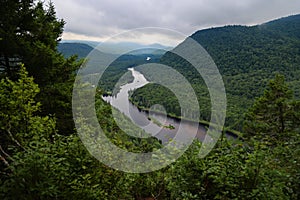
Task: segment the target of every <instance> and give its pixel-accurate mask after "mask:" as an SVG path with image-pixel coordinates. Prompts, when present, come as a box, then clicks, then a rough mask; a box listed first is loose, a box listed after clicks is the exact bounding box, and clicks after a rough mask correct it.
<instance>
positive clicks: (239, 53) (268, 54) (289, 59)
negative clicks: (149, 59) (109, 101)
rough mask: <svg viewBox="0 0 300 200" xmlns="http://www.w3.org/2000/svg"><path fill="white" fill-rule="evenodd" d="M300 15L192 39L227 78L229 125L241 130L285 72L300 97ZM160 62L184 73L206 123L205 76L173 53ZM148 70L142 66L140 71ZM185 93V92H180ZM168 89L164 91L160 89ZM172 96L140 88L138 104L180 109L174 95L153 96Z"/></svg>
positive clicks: (207, 32) (203, 32) (136, 97)
mask: <svg viewBox="0 0 300 200" xmlns="http://www.w3.org/2000/svg"><path fill="white" fill-rule="evenodd" d="M299 27H300V15H295V16H290V17H287V18H282V19H279V20H275V21H272V22H269V23H265V24H262V25H257V26H251V27H246V26H226V27H220V28H211V29H207V30H200V31H197V32H196V33H194V34H193V35H191V36H190V37H191V38H192V39H194V40H196V41H197V42H199V43H200V44H201V45H202V46H203V47H204V48H205V49H206V50H207V52H208V53H209V54H210V56H211V57H212V59H213V60H214V62H215V63H216V65H217V67H218V69H219V70H220V73H221V75H222V77H223V80H224V83H225V88H226V95H227V100H228V107H227V119H226V125H227V126H229V127H231V128H233V129H237V130H239V131H242V124H243V118H244V114H245V113H246V111H247V109H248V108H249V107H250V106H251V105H252V104H253V103H254V100H255V98H257V97H259V96H261V95H262V94H263V91H264V89H265V88H266V86H267V83H268V81H269V80H270V79H272V78H273V77H274V76H275V74H276V73H280V74H283V75H284V76H285V79H286V81H287V84H288V85H289V86H290V87H291V88H292V89H293V91H294V94H295V97H296V98H298V99H299V98H300V88H299V85H300V82H299V77H300V69H299V66H300V54H299V52H300V39H299V38H300V29H299ZM161 63H162V64H165V65H167V66H171V67H173V68H174V69H176V70H177V71H179V72H180V73H182V74H183V75H184V76H185V77H186V78H187V80H189V82H190V83H192V85H193V88H194V90H195V91H196V93H197V94H198V99H199V102H200V110H201V113H202V114H201V115H202V119H203V120H207V121H209V117H210V105H209V103H210V97H209V93H208V90H207V86H206V85H205V83H204V81H203V79H202V77H201V76H200V75H199V73H197V71H196V69H195V68H194V67H192V66H191V64H190V63H188V62H187V61H186V60H184V59H183V58H181V57H179V56H177V55H174V54H173V53H172V52H169V53H167V54H165V55H164V56H163V58H162V59H161ZM140 70H141V71H143V68H140ZM179 89H180V88H179ZM161 90H163V91H161ZM156 93H166V94H168V93H167V91H165V90H164V89H163V88H162V87H156V86H155V85H148V86H147V87H145V88H140V89H138V90H137V91H136V92H135V93H134V94H133V96H132V99H133V101H134V102H135V103H136V104H139V105H140V106H143V107H147V104H145V103H142V102H140V101H139V99H141V98H143V101H144V102H147V101H149V102H151V103H159V102H163V101H165V99H168V101H167V103H164V104H163V105H164V106H165V107H167V108H171V107H173V109H172V111H171V112H172V113H175V114H176V115H177V116H180V112H181V110H180V109H176V107H177V106H176V99H175V97H174V95H173V96H172V95H171V96H170V95H165V96H161V95H153V94H156ZM172 99H173V100H172Z"/></svg>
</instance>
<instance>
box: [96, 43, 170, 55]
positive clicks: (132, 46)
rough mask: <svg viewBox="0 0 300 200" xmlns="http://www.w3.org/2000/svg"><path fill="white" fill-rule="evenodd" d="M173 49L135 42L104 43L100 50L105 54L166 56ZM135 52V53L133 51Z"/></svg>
mask: <svg viewBox="0 0 300 200" xmlns="http://www.w3.org/2000/svg"><path fill="white" fill-rule="evenodd" d="M172 48H173V47H169V46H164V45H161V44H150V45H145V44H139V43H135V42H119V43H109V42H107V43H102V44H101V45H100V49H101V51H103V52H107V53H113V54H123V53H124V52H128V54H135V55H137V54H164V53H165V52H166V51H168V50H171V49H172ZM132 50H133V51H132Z"/></svg>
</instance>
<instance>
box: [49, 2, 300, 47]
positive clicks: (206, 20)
mask: <svg viewBox="0 0 300 200" xmlns="http://www.w3.org/2000/svg"><path fill="white" fill-rule="evenodd" d="M52 2H53V3H54V5H55V8H56V11H57V16H58V17H59V18H63V19H64V20H65V21H66V23H67V24H66V26H65V32H64V35H63V39H80V40H96V41H104V40H106V39H108V38H109V37H111V36H113V35H115V34H120V33H121V32H123V31H127V30H130V29H135V28H142V27H161V28H167V29H172V30H175V31H179V32H181V33H183V34H184V35H186V36H189V35H191V34H192V33H194V32H195V31H197V30H199V29H204V28H210V27H216V26H223V25H228V24H241V25H255V24H261V23H264V22H267V21H269V20H272V19H276V18H280V17H284V16H289V15H292V14H300V0H52ZM154 37H156V38H157V37H160V38H163V37H165V38H167V36H166V35H164V34H160V33H157V34H155V36H153V34H152V38H151V39H149V40H147V37H145V34H144V37H140V39H139V42H143V43H154V42H155V38H154ZM149 38H150V37H149ZM135 39H136V38H135ZM128 40H132V41H135V40H134V39H132V38H131V39H130V38H129V39H128ZM153 41H154V42H153ZM165 41H166V42H165V45H176V44H177V43H178V40H177V39H176V38H174V37H173V38H172V39H169V40H167V39H166V40H165Z"/></svg>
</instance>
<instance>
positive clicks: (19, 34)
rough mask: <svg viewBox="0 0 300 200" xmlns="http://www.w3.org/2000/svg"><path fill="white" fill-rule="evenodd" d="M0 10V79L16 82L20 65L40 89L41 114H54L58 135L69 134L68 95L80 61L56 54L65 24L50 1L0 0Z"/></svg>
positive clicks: (69, 102)
mask: <svg viewBox="0 0 300 200" xmlns="http://www.w3.org/2000/svg"><path fill="white" fill-rule="evenodd" d="M0 9H1V10H0V12H1V18H0V24H1V26H0V38H1V39H0V76H2V77H3V76H7V77H9V78H10V79H12V80H16V77H17V74H18V70H19V68H20V63H24V64H25V66H26V67H27V70H28V72H29V75H30V76H33V77H34V79H35V82H36V83H37V84H38V85H39V86H40V88H41V93H39V95H38V96H37V97H38V100H39V101H41V103H42V109H41V111H42V113H43V115H48V114H52V115H55V117H56V118H57V126H58V129H59V131H60V132H61V133H70V132H73V127H74V125H73V120H72V112H71V93H72V85H73V81H74V76H75V73H74V71H75V70H76V69H77V68H78V67H79V66H80V62H77V61H76V57H74V56H73V57H70V58H69V59H65V58H64V57H63V55H62V54H60V53H58V52H57V44H58V42H59V41H60V37H61V34H62V32H63V27H64V24H65V22H64V21H63V20H59V19H57V17H56V13H55V9H54V5H53V3H52V2H50V3H49V4H48V5H47V6H46V5H44V4H43V3H42V2H37V3H35V1H33V0H21V1H16V0H13V1H11V0H1V4H0Z"/></svg>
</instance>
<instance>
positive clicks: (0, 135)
mask: <svg viewBox="0 0 300 200" xmlns="http://www.w3.org/2000/svg"><path fill="white" fill-rule="evenodd" d="M45 7H46V6H45V5H43V3H41V2H38V3H35V1H33V0H22V1H1V4H0V9H1V26H0V34H1V35H0V38H1V40H0V44H1V45H0V59H1V70H0V76H1V80H0V199H3V200H6V199H7V200H10V199H20V200H22V199H24V200H25V199H26V200H27V199H109V200H111V199H112V200H114V199H115V200H119V199H136V200H141V199H159V200H160V199H161V200H163V199H174V200H175V199H188V200H190V199H284V200H285V199H295V200H296V199H299V196H300V192H299V187H300V146H299V131H300V130H299V128H300V116H299V113H300V103H299V101H298V100H297V99H295V98H294V97H293V95H292V93H291V91H290V89H289V88H290V87H289V84H292V83H293V84H296V83H297V80H296V79H293V78H292V77H293V75H292V74H293V73H290V75H287V74H285V77H286V79H287V82H285V80H284V78H283V76H281V75H276V76H275V79H274V80H271V81H268V82H269V84H267V87H266V90H265V92H264V93H263V92H260V94H261V96H260V97H259V98H257V99H256V100H255V101H254V104H253V106H250V107H249V109H248V110H247V112H246V114H245V116H246V117H245V120H244V124H243V128H244V130H245V132H244V136H245V140H244V141H240V140H234V141H232V140H230V141H228V140H227V139H226V138H221V139H220V141H218V143H217V145H216V147H215V148H214V149H213V150H212V151H211V152H210V153H209V154H208V155H207V156H206V157H205V158H203V159H200V158H199V156H198V152H199V149H200V148H201V145H202V144H201V143H200V142H199V141H194V143H193V145H191V146H190V148H189V149H188V150H187V151H186V152H185V153H184V155H183V156H181V157H180V158H179V159H178V160H177V161H175V162H174V163H173V164H171V165H169V166H168V167H166V168H164V169H161V170H158V171H154V172H151V173H147V174H134V173H132V174H131V173H124V172H121V171H117V170H114V169H112V168H110V167H108V166H105V165H103V164H101V163H100V162H99V161H98V160H96V159H95V158H94V157H92V156H91V155H90V154H89V152H88V151H87V149H86V148H85V147H84V146H83V144H82V142H81V140H80V138H79V137H78V135H77V134H76V131H75V130H74V126H73V124H72V123H71V122H70V124H69V121H70V120H72V118H71V116H70V105H71V91H72V81H73V79H74V74H75V72H76V70H77V69H78V67H79V65H80V64H81V62H77V61H76V57H73V56H72V57H71V58H64V57H63V56H62V55H61V54H60V53H58V52H57V50H56V49H57V40H58V38H59V36H60V34H61V32H62V28H63V24H64V23H63V22H62V21H61V20H57V19H56V16H55V12H54V7H53V5H52V4H51V3H50V5H48V7H47V8H48V9H46V10H45V9H44V8H45ZM41 30H42V31H41ZM285 37H287V36H285ZM219 41H222V40H219ZM8 44H10V45H8ZM224 48H225V47H224ZM295 56H296V57H297V56H299V52H298V55H295ZM275 58H276V59H277V57H275ZM278 59H281V58H278ZM278 59H277V60H278ZM287 60H288V59H286V61H287ZM291 60H293V59H292V58H291ZM294 61H295V60H294ZM291 62H292V61H291ZM20 63H24V65H23V64H20ZM295 63H296V64H297V62H295ZM277 64H278V63H277ZM295 68H296V67H295ZM251 71H252V70H249V73H251ZM254 71H255V70H254ZM287 71H288V70H287ZM294 72H295V73H298V72H297V70H295V71H294ZM255 73H257V72H255ZM296 75H297V74H296ZM296 75H295V76H296ZM190 76H191V74H190ZM237 76H238V75H237ZM268 77H269V76H268ZM107 78H108V77H107ZM113 78H114V77H113ZM236 80H238V79H236ZM197 81H198V80H195V84H194V85H193V86H194V87H197V84H196V82H197ZM240 82H241V81H240ZM266 82H267V81H266ZM146 87H153V86H151V85H150V86H149V85H148V86H146ZM295 87H296V88H297V87H298V86H297V85H296V86H294V87H292V88H295ZM155 88H156V87H154V88H151V89H153V90H154V89H155ZM199 88H202V86H199ZM260 89H261V88H258V89H257V90H260ZM100 91H101V90H99V92H98V93H97V94H96V101H95V109H96V113H97V117H98V121H99V123H100V124H101V127H102V129H103V131H104V132H105V134H106V135H107V136H108V138H109V139H110V140H111V141H112V142H113V143H114V144H115V145H117V146H119V147H120V148H122V149H126V150H128V151H130V152H152V151H153V150H156V149H159V148H161V147H162V146H161V144H160V142H159V141H158V140H157V139H156V138H152V137H149V138H145V139H142V138H137V137H133V136H129V135H127V134H126V132H127V131H132V132H135V134H145V133H144V132H143V131H142V130H140V129H139V128H138V127H135V126H133V125H132V123H131V122H130V121H129V119H128V118H127V117H125V116H124V115H122V114H120V113H118V115H117V116H118V118H119V119H118V120H121V121H122V122H124V125H125V126H124V127H123V128H124V129H125V130H120V128H119V127H118V126H117V124H116V122H115V120H114V118H113V116H112V108H111V106H110V105H109V104H107V103H105V102H104V101H103V100H102V99H101V95H102V93H101V92H100ZM140 91H142V90H140ZM161 91H162V90H161V88H159V90H158V92H161ZM137 92H139V91H137ZM161 94H164V93H161ZM297 94H299V93H297V92H295V95H296V96H297ZM257 96H258V95H257ZM297 97H298V96H297ZM236 98H237V99H238V96H236ZM243 98H245V99H247V98H248V97H247V98H246V97H242V98H241V99H240V100H243ZM165 103H168V102H167V101H166V102H165ZM170 105H175V104H170ZM238 106H240V104H238ZM237 108H239V107H237ZM173 109H174V107H170V110H173ZM116 112H117V111H116ZM174 114H175V113H174ZM83 120H85V119H83ZM85 128H86V130H87V132H88V133H90V132H92V131H93V129H92V128H91V127H89V126H87V127H85ZM116 162H117V161H116Z"/></svg>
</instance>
